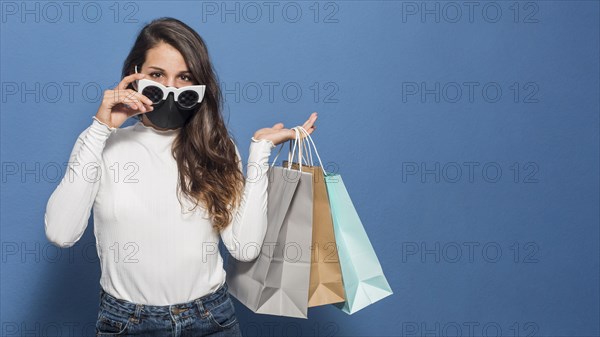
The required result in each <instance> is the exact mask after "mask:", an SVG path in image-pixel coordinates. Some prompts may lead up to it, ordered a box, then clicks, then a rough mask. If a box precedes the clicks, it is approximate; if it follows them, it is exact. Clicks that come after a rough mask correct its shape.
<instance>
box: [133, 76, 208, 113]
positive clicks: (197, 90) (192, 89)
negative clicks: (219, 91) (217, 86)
mask: <svg viewBox="0 0 600 337" xmlns="http://www.w3.org/2000/svg"><path fill="white" fill-rule="evenodd" d="M135 73H136V74H137V73H138V70H137V65H136V66H135ZM136 83H137V91H138V92H139V93H141V94H142V95H144V96H146V97H148V98H149V99H150V100H151V101H152V104H153V105H156V104H159V103H160V102H161V101H164V100H166V99H167V96H168V95H169V93H170V92H172V93H173V98H174V99H175V102H177V104H178V105H179V106H180V107H182V108H184V109H191V108H193V107H194V106H196V104H198V103H200V102H202V99H203V98H204V91H205V90H206V85H189V86H186V87H181V88H175V87H165V86H164V85H162V84H160V83H158V82H155V81H152V80H148V79H145V78H143V79H141V80H136Z"/></svg>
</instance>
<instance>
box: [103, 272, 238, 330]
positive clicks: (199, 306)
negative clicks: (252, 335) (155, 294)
mask: <svg viewBox="0 0 600 337" xmlns="http://www.w3.org/2000/svg"><path fill="white" fill-rule="evenodd" d="M227 288H228V286H227V283H225V284H224V285H223V286H221V287H220V288H219V289H218V290H217V291H216V292H214V293H213V294H209V295H206V296H203V297H200V298H197V299H195V300H192V301H190V302H187V303H181V304H172V305H164V306H156V305H145V304H136V303H132V302H128V301H125V300H122V299H118V298H116V297H114V296H112V295H110V294H108V293H107V292H105V291H104V289H102V287H100V310H99V312H98V319H97V321H96V336H98V337H99V336H165V337H166V336H172V337H185V336H215V337H216V336H242V333H241V330H240V325H239V322H238V320H237V316H236V313H235V308H234V306H233V302H232V300H231V298H230V297H229V293H228V292H227Z"/></svg>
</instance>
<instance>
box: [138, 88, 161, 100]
mask: <svg viewBox="0 0 600 337" xmlns="http://www.w3.org/2000/svg"><path fill="white" fill-rule="evenodd" d="M142 94H143V95H144V96H146V97H148V98H149V99H150V100H151V101H152V103H153V104H157V103H159V102H160V101H161V100H162V97H163V92H162V90H160V88H159V87H157V86H154V85H150V86H147V87H145V88H144V90H142Z"/></svg>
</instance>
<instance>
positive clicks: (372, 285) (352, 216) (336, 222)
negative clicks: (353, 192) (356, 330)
mask: <svg viewBox="0 0 600 337" xmlns="http://www.w3.org/2000/svg"><path fill="white" fill-rule="evenodd" d="M296 128H297V129H298V130H300V131H302V133H303V134H304V135H305V136H306V137H307V138H308V140H309V141H310V143H312V145H313V147H314V150H315V152H316V155H317V157H318V159H319V162H321V158H320V156H319V152H318V151H317V147H316V146H315V143H314V142H313V140H312V137H311V136H310V134H309V133H308V132H307V131H306V130H305V129H304V128H303V127H301V126H298V127H296ZM308 154H309V155H311V156H312V152H310V151H308ZM310 164H311V165H313V163H312V158H311V159H310ZM321 167H323V166H322V162H321ZM323 172H324V174H325V185H326V186H327V194H328V197H329V206H330V208H331V217H332V218H333V230H334V234H335V242H336V246H337V249H338V256H339V261H340V267H341V269H342V281H343V283H344V291H345V296H346V300H345V301H344V302H340V303H333V304H332V305H334V306H336V307H337V308H339V309H341V310H342V311H343V312H345V313H347V314H350V315H351V314H353V313H355V312H357V311H358V310H360V309H363V308H365V307H367V306H369V305H371V304H373V303H375V302H377V301H379V300H381V299H383V298H385V297H387V296H390V295H392V294H393V292H392V289H391V287H390V285H389V283H388V282H387V279H386V278H385V275H384V274H383V270H382V268H381V264H380V263H379V259H378V258H377V255H376V254H375V250H374V249H373V246H372V245H371V241H370V240H369V237H368V235H367V232H366V231H365V228H364V226H363V224H362V221H361V220H360V217H359V216H358V213H357V212H356V209H355V208H354V204H353V203H352V200H351V199H350V195H349V194H348V190H347V189H346V186H345V185H344V181H343V180H342V176H341V175H339V174H336V173H330V172H325V169H324V168H323Z"/></svg>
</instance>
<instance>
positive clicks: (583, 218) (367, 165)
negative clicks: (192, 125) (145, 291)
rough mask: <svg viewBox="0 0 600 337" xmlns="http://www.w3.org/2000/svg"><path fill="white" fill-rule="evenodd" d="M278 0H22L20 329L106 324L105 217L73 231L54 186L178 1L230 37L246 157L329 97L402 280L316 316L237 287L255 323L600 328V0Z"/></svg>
mask: <svg viewBox="0 0 600 337" xmlns="http://www.w3.org/2000/svg"><path fill="white" fill-rule="evenodd" d="M271 4H272V5H273V6H274V7H273V12H272V14H271V15H270V14H269V10H268V9H269V7H268V6H269V3H264V2H251V3H247V2H234V1H227V2H221V1H218V2H196V1H194V2H192V1H179V2H177V1H173V2H167V1H138V2H135V1H132V2H119V3H115V2H112V1H110V2H102V1H98V2H90V3H78V4H76V5H71V6H72V7H71V8H72V13H70V12H69V8H70V7H69V5H68V3H67V2H65V3H63V2H53V3H45V2H33V1H27V2H9V1H2V8H1V9H2V12H1V19H2V26H1V28H2V29H1V47H0V48H1V82H2V106H1V114H0V117H1V120H0V131H1V137H0V139H1V154H2V158H1V161H2V198H1V212H0V216H1V228H0V229H1V242H2V261H1V265H0V266H1V273H0V274H1V317H0V320H1V322H2V333H1V335H2V336H17V335H21V334H26V333H30V335H32V334H37V335H62V336H69V335H79V334H82V333H85V332H86V331H87V333H89V334H92V333H93V324H94V322H95V318H96V315H97V310H98V308H97V306H98V289H99V283H98V280H99V277H100V274H99V273H100V269H99V264H98V261H97V256H96V251H95V247H94V236H93V232H92V225H93V224H92V223H91V220H90V225H89V226H88V228H87V231H86V233H85V235H84V237H83V238H82V239H81V241H80V242H78V243H77V244H76V245H75V246H74V247H72V248H70V249H65V250H60V249H58V248H55V247H53V246H52V245H51V244H50V243H48V242H47V241H46V238H45V235H44V223H43V215H44V211H45V206H46V202H47V200H48V197H49V196H50V194H51V193H52V191H53V190H54V188H55V186H56V185H57V184H58V182H59V179H60V176H59V177H57V167H59V168H61V169H63V171H58V173H59V174H63V173H64V167H65V162H66V161H67V159H68V155H69V153H70V151H71V149H72V146H73V144H74V142H75V139H76V137H77V136H78V135H79V133H80V132H81V131H82V130H83V129H85V128H86V127H87V126H88V125H89V124H90V123H91V118H92V116H94V114H95V113H96V111H97V109H98V106H99V102H100V101H99V100H100V97H101V96H100V95H101V92H102V90H104V89H107V88H112V87H114V86H115V85H116V83H118V82H119V81H120V77H119V76H120V69H121V65H122V62H123V60H124V58H125V56H126V54H127V52H128V51H129V49H130V47H131V45H132V44H133V41H134V39H135V36H136V34H137V33H138V31H139V29H140V28H141V27H142V26H143V25H144V24H146V23H148V22H149V21H150V20H151V19H153V18H156V17H159V16H173V17H176V18H178V19H181V20H182V21H184V22H186V23H188V24H189V25H191V26H192V27H193V28H195V29H196V30H197V31H198V32H199V33H200V35H201V36H202V37H203V38H204V39H205V41H206V42H207V44H208V46H209V52H210V53H211V57H212V60H213V62H214V63H215V66H216V69H217V72H218V74H219V76H220V79H221V81H222V85H223V87H224V89H225V90H226V92H227V95H226V100H227V105H226V111H225V115H226V118H228V120H229V126H230V128H231V130H232V133H233V134H234V136H235V137H236V139H237V140H238V142H239V143H240V144H241V148H240V150H241V151H242V156H243V158H244V160H246V159H247V155H248V152H247V151H248V145H249V140H250V137H251V135H252V134H253V132H254V131H255V130H257V129H258V128H262V127H266V126H271V125H273V124H274V123H276V122H280V121H281V122H284V123H285V126H286V127H292V126H294V125H298V124H301V123H302V122H304V120H305V119H306V118H307V117H308V116H309V114H310V113H311V112H312V111H318V112H319V119H318V121H317V125H318V128H317V131H316V132H315V134H314V140H315V142H316V144H317V146H318V148H319V153H320V155H321V157H322V158H323V160H324V161H325V162H327V164H328V165H329V167H330V169H333V168H335V167H337V170H338V172H339V173H341V174H342V176H343V178H344V182H345V183H346V186H347V188H348V190H349V192H350V195H351V197H352V198H353V201H354V203H355V206H356V208H357V210H358V212H359V214H360V216H361V218H362V220H363V222H364V225H365V228H366V230H367V232H368V234H369V236H370V239H371V241H372V243H373V245H374V247H375V249H376V252H377V254H378V256H379V258H380V260H381V264H382V266H383V269H384V271H385V274H386V276H387V278H388V281H389V282H390V284H391V286H392V289H393V290H394V295H392V296H391V297H388V298H386V299H384V300H382V301H381V302H378V303H376V304H375V305H372V306H370V307H368V308H366V309H363V310H361V311H359V312H358V313H356V314H355V315H353V316H347V315H346V314H344V313H342V312H340V311H338V310H337V309H336V308H334V307H333V306H326V307H320V308H314V309H310V311H309V320H299V319H291V318H280V317H272V316H260V315H255V314H252V313H250V312H249V311H248V310H247V309H245V308H244V307H243V306H241V305H240V304H239V303H237V309H238V313H239V317H240V320H241V321H242V328H243V329H244V332H245V333H246V334H247V335H256V334H259V335H264V336H268V335H282V334H283V335H305V336H314V335H324V336H332V335H336V336H384V335H385V336H416V335H425V334H427V336H453V335H461V336H481V335H483V336H495V335H500V334H501V335H505V336H598V335H599V334H600V328H599V315H600V312H599V296H600V293H599V284H600V282H599V281H600V280H599V270H600V266H599V241H600V236H599V228H598V227H599V226H598V225H599V200H598V199H599V181H598V172H599V167H598V159H599V149H598V146H599V139H598V134H599V133H598V128H599V119H598V113H599V91H600V89H599V3H598V2H597V1H536V2H513V1H506V2H505V1H497V2H491V3H490V2H478V1H476V2H435V1H426V2H401V1H332V2H318V3H316V2H312V1H308V2H304V1H296V2H291V3H287V2H271ZM222 6H226V7H222ZM236 6H238V7H237V9H236ZM257 8H258V9H260V10H261V13H258V12H257V11H256V10H257ZM470 8H471V9H472V12H470ZM227 9H230V10H231V9H232V10H233V11H229V12H226V10H227ZM298 9H300V10H301V12H298V11H297V10H298ZM27 10H29V12H27ZM27 13H28V14H27ZM224 13H229V14H224ZM232 13H233V14H232ZM271 82H275V83H274V84H270V83H271ZM269 85H273V86H274V88H275V90H274V92H273V94H272V95H271V96H270V95H269V91H268V88H269ZM236 86H237V88H239V89H236ZM69 87H72V88H73V90H72V92H70V91H69ZM257 88H259V89H260V91H257V90H256V89H257ZM284 88H285V90H283V89H284ZM298 88H299V89H300V90H301V93H300V94H298V92H297V91H296V90H297V89H298ZM132 122H133V120H130V121H128V122H127V123H126V124H125V125H129V124H131V123H132ZM272 158H273V157H272ZM36 165H39V166H36ZM469 167H470V168H472V171H471V173H472V174H470V170H469ZM85 329H87V330H85Z"/></svg>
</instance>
